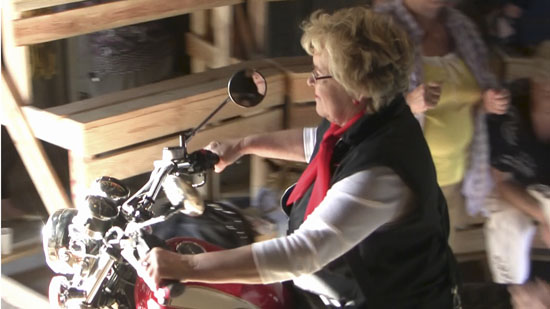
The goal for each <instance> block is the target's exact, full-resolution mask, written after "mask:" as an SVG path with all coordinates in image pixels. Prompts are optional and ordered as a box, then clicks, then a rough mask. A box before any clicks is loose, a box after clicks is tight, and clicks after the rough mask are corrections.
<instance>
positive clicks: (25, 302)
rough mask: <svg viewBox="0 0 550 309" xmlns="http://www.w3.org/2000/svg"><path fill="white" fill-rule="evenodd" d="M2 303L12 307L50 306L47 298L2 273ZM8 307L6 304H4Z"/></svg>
mask: <svg viewBox="0 0 550 309" xmlns="http://www.w3.org/2000/svg"><path fill="white" fill-rule="evenodd" d="M1 285H2V303H4V301H5V302H6V303H8V304H10V305H12V306H13V308H50V304H49V301H48V298H47V297H46V296H44V295H42V294H40V293H38V292H36V291H34V290H32V289H30V288H28V287H26V286H24V285H23V284H21V283H19V282H17V281H15V280H14V279H11V278H9V277H7V276H4V275H2V280H1ZM6 307H8V306H6Z"/></svg>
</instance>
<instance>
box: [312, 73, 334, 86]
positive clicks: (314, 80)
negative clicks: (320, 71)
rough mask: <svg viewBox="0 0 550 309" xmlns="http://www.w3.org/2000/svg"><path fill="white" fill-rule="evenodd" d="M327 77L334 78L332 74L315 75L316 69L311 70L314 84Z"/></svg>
mask: <svg viewBox="0 0 550 309" xmlns="http://www.w3.org/2000/svg"><path fill="white" fill-rule="evenodd" d="M327 78H332V75H322V76H317V75H315V71H311V80H312V81H313V83H314V84H315V83H316V82H317V81H318V80H321V79H327Z"/></svg>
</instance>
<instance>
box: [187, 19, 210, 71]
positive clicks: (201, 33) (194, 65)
mask: <svg viewBox="0 0 550 309" xmlns="http://www.w3.org/2000/svg"><path fill="white" fill-rule="evenodd" d="M208 13H209V11H208V10H202V11H196V12H193V13H191V14H190V28H191V29H190V30H191V33H192V34H194V35H196V36H198V37H200V38H201V39H203V40H205V39H206V36H207V34H208V15H209V14H208ZM205 70H206V62H205V61H204V60H202V59H199V58H197V57H192V58H191V73H199V72H203V71H205Z"/></svg>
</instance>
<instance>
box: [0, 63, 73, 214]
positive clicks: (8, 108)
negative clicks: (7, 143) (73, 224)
mask: <svg viewBox="0 0 550 309" xmlns="http://www.w3.org/2000/svg"><path fill="white" fill-rule="evenodd" d="M2 93H3V94H8V95H7V96H4V97H3V100H2V103H1V105H2V113H3V114H4V115H5V117H6V128H7V130H8V133H9V134H10V136H11V138H12V140H13V142H14V144H15V147H16V148H17V151H18V152H19V155H20V156H21V159H22V161H23V164H24V165H25V167H26V168H27V171H28V172H29V175H30V176H31V179H32V181H33V183H34V185H35V187H36V189H37V191H38V194H39V195H40V197H41V198H42V201H43V202H44V205H45V206H46V209H47V210H48V212H49V213H50V214H51V213H53V212H54V211H56V210H57V209H61V208H67V207H71V203H70V201H69V199H68V197H67V194H66V193H65V191H64V189H63V186H62V184H61V181H60V180H59V178H58V177H57V174H56V173H55V170H54V169H53V167H52V165H51V163H50V161H49V159H48V157H47V155H46V153H45V152H44V149H43V148H42V145H41V144H40V142H39V141H38V140H37V139H36V138H35V137H34V135H33V132H32V129H31V127H30V126H29V123H28V122H27V120H26V118H25V116H24V114H23V112H22V111H21V98H20V96H19V94H18V92H17V88H16V87H15V84H14V82H13V80H12V79H11V77H10V75H9V74H8V72H7V71H6V69H5V68H2Z"/></svg>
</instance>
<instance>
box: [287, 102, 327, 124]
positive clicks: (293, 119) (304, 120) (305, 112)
mask: <svg viewBox="0 0 550 309" xmlns="http://www.w3.org/2000/svg"><path fill="white" fill-rule="evenodd" d="M288 116H289V118H290V119H289V120H288V127H289V128H304V127H315V126H317V125H319V123H320V122H321V117H319V115H318V114H317V112H316V111H315V105H306V104H291V106H290V112H289V115H288Z"/></svg>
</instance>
